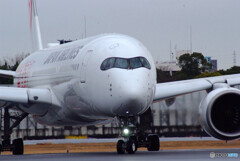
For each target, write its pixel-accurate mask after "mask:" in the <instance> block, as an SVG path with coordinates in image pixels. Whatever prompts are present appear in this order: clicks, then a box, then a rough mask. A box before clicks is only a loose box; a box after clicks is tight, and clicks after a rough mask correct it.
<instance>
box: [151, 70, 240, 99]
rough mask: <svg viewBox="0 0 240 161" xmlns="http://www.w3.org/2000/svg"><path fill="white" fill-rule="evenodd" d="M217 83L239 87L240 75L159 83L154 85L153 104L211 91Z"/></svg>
mask: <svg viewBox="0 0 240 161" xmlns="http://www.w3.org/2000/svg"><path fill="white" fill-rule="evenodd" d="M217 83H224V84H226V85H228V86H234V85H240V74H233V75H226V76H218V77H207V78H200V79H191V80H184V81H175V82H168V83H159V84H157V85H156V92H155V97H154V99H153V102H159V101H162V100H164V99H168V98H172V97H176V96H180V95H184V94H188V93H192V92H197V91H201V90H211V89H212V88H213V86H214V85H215V84H217Z"/></svg>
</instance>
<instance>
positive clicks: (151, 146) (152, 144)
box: [147, 135, 159, 151]
mask: <svg viewBox="0 0 240 161" xmlns="http://www.w3.org/2000/svg"><path fill="white" fill-rule="evenodd" d="M147 140H148V147H147V149H148V151H159V137H158V135H150V136H148V137H147Z"/></svg>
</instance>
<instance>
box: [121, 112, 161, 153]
mask: <svg viewBox="0 0 240 161" xmlns="http://www.w3.org/2000/svg"><path fill="white" fill-rule="evenodd" d="M119 120H120V124H121V127H122V134H121V137H123V139H121V140H118V142H117V152H118V154H124V153H125V152H127V153H128V154H134V153H135V152H136V151H137V149H138V148H140V147H146V148H147V149H148V151H159V147H160V143H159V137H158V135H155V134H147V133H145V131H146V130H148V129H150V128H151V124H152V112H151V109H150V108H149V109H148V110H147V111H146V112H145V113H144V114H142V115H141V116H140V124H139V123H138V120H139V119H138V117H119ZM131 124H136V128H134V129H135V130H136V133H135V134H134V133H133V132H132V131H133V128H129V125H131Z"/></svg>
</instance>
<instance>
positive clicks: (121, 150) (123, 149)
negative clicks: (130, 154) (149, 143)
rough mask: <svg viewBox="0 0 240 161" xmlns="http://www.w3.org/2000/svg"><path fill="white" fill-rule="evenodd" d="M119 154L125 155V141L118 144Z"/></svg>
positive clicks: (119, 141)
mask: <svg viewBox="0 0 240 161" xmlns="http://www.w3.org/2000/svg"><path fill="white" fill-rule="evenodd" d="M117 153H118V154H124V153H125V143H124V141H123V140H118V142H117Z"/></svg>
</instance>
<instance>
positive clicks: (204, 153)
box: [0, 149, 240, 161]
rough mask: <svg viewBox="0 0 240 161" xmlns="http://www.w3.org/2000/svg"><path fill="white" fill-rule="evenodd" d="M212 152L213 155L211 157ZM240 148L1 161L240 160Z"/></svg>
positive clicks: (4, 159) (43, 156) (7, 157)
mask: <svg viewBox="0 0 240 161" xmlns="http://www.w3.org/2000/svg"><path fill="white" fill-rule="evenodd" d="M210 153H211V154H212V157H213V156H215V157H214V158H211V157H210ZM239 155H240V149H211V150H162V151H159V152H147V151H139V152H136V153H135V154H123V155H119V154H117V153H116V152H98V153H96V152H93V153H68V154H67V153H65V154H35V155H22V156H13V155H3V156H0V160H1V161H15V160H17V161H43V160H44V161H48V160H51V161H114V160H115V161H166V160H167V161H169V160H170V161H171V160H174V161H186V160H189V161H192V160H194V161H203V160H204V161H208V160H211V161H213V160H214V161H215V160H240V156H239Z"/></svg>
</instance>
